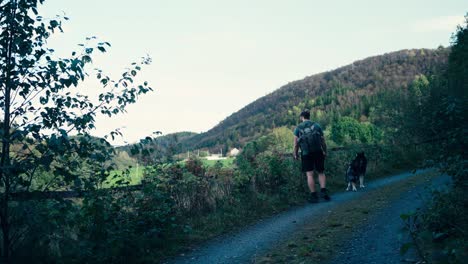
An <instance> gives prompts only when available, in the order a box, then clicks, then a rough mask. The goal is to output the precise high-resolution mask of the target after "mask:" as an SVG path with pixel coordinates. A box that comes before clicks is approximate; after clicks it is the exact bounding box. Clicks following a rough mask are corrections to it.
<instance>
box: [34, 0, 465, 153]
mask: <svg viewBox="0 0 468 264" xmlns="http://www.w3.org/2000/svg"><path fill="white" fill-rule="evenodd" d="M86 1H88V2H89V3H91V1H90V0H85V1H80V2H79V3H76V2H75V1H73V2H71V1H67V2H66V4H67V5H64V4H63V2H64V1H58V0H49V1H46V2H45V4H44V6H42V7H41V8H40V9H41V11H43V12H44V13H45V16H53V15H55V14H62V11H64V12H65V14H66V15H67V16H68V17H70V20H69V21H65V23H64V33H63V34H55V35H54V36H53V37H52V39H51V40H50V41H49V44H50V46H51V47H53V48H55V49H56V50H57V54H58V55H61V56H65V55H67V54H69V53H70V51H71V50H73V49H74V48H75V47H76V45H77V44H78V43H82V42H84V39H85V37H87V36H93V35H95V36H97V37H98V38H99V39H100V40H103V41H109V42H110V43H111V44H112V47H111V49H110V51H109V52H108V53H105V54H103V55H99V56H96V59H95V63H94V64H95V66H96V67H100V68H103V69H104V70H105V71H107V72H109V73H110V74H111V75H115V74H118V73H119V72H120V70H121V69H123V68H125V67H126V66H127V65H129V64H130V62H132V61H134V60H137V59H138V58H140V57H142V56H144V55H145V54H149V55H150V56H151V57H152V58H153V63H152V64H151V65H149V66H147V67H144V68H143V71H142V75H141V80H147V81H148V82H149V84H150V85H151V86H152V87H153V88H155V91H154V92H152V93H151V94H148V95H145V96H143V97H141V98H140V100H138V103H137V104H135V105H132V106H131V107H130V108H129V109H128V113H126V114H125V115H120V116H117V117H114V118H112V119H107V118H105V117H98V118H97V129H96V130H94V131H93V132H92V134H93V135H95V136H101V137H102V136H103V135H105V134H106V133H108V132H110V131H111V130H113V129H115V128H118V127H121V128H123V129H122V131H123V133H124V138H122V139H117V140H115V141H112V144H113V145H125V144H129V143H134V142H137V141H138V140H139V139H141V138H144V137H145V136H148V135H150V134H151V133H152V132H153V131H161V132H163V135H167V134H171V133H176V132H182V131H190V132H195V133H202V132H206V131H208V130H209V129H211V128H213V127H214V126H216V125H217V124H219V123H220V122H221V121H222V120H224V119H225V118H226V117H228V116H230V115H232V114H233V113H235V112H237V111H239V110H240V109H242V108H243V107H245V106H246V105H248V104H250V103H252V102H254V101H255V100H257V99H259V98H261V97H262V96H265V95H267V94H270V93H272V92H274V91H276V90H277V89H279V88H280V87H281V86H283V85H285V84H287V83H289V82H292V81H296V80H301V79H303V78H305V77H307V76H311V75H315V74H319V73H322V72H326V71H330V70H334V69H336V68H339V67H343V66H346V65H349V64H351V63H353V62H355V61H357V60H363V59H365V58H368V57H372V56H378V55H383V54H385V53H390V52H395V51H399V50H403V49H421V48H429V49H436V48H437V47H439V46H440V45H442V46H444V47H448V46H449V45H450V37H451V34H452V32H454V31H455V29H456V25H457V24H460V23H462V22H463V16H464V13H463V12H465V11H463V5H462V4H463V3H462V1H452V2H451V3H437V2H435V1H430V2H426V1H414V2H412V3H405V2H404V1H397V2H392V3H384V4H382V3H380V5H379V4H376V3H373V2H372V1H359V2H358V3H353V4H351V3H341V5H334V4H331V3H319V4H317V5H314V3H311V2H308V1H295V5H291V4H290V3H288V2H286V1H257V2H255V3H250V2H249V1H238V2H236V3H222V4H219V3H217V2H215V1H210V0H205V1H190V2H189V3H185V4H181V3H176V2H170V3H168V2H165V1H144V0H136V1H133V2H132V5H130V6H126V5H125V4H122V3H121V2H120V3H115V2H110V1H100V2H99V3H94V2H93V3H92V4H90V5H87V4H86ZM110 3H112V8H108V7H107V6H108V5H110ZM262 4H263V5H262ZM401 4H404V5H405V7H406V8H405V9H404V10H400V9H394V8H393V7H397V6H398V5H401ZM88 6H92V7H94V8H92V9H90V8H87V7H88ZM265 6H266V7H267V8H265ZM350 8H351V9H350ZM349 10H352V11H353V12H349ZM102 11H107V12H102ZM109 11H111V12H109ZM321 11H323V12H321ZM393 11H394V12H393ZM132 12H133V13H132ZM392 12H393V13H392ZM350 13H352V14H350ZM395 17H398V19H395ZM375 21H378V22H379V23H375ZM345 23H346V24H345ZM343 24H345V25H346V27H343ZM322 25H325V26H322ZM150 29H151V31H150ZM363 42H365V45H363V44H362V43H363ZM89 79H93V77H90V78H89ZM139 79H140V78H139ZM96 87H97V85H96V84H95V83H93V82H92V81H86V82H85V83H83V84H81V85H79V88H80V89H83V91H85V92H87V93H93V90H95V88H96ZM227 102H228V103H227ZM179 116H182V117H186V119H185V120H184V122H181V121H180V118H178V117H179Z"/></svg>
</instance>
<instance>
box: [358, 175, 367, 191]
mask: <svg viewBox="0 0 468 264" xmlns="http://www.w3.org/2000/svg"><path fill="white" fill-rule="evenodd" d="M359 183H360V186H359V187H360V188H364V187H366V186H364V175H361V176H359Z"/></svg>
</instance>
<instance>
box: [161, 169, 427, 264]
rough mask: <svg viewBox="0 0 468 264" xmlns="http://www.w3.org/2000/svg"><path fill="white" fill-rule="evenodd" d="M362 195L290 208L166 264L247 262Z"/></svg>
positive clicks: (388, 181) (391, 179)
mask: <svg viewBox="0 0 468 264" xmlns="http://www.w3.org/2000/svg"><path fill="white" fill-rule="evenodd" d="M421 173H424V171H418V172H416V174H413V173H409V172H408V173H402V174H398V175H394V176H390V177H387V178H383V179H379V180H376V181H373V182H369V183H368V185H367V190H374V189H378V188H380V187H382V186H386V185H391V184H392V183H397V182H399V181H401V180H404V179H407V178H410V177H413V176H414V175H418V174H421ZM365 193H366V192H343V193H335V194H333V196H332V201H331V202H321V203H318V204H307V205H304V206H302V207H296V208H292V209H291V210H289V211H286V212H284V213H281V214H278V215H276V216H273V217H271V218H268V219H265V220H262V221H259V222H258V223H257V224H255V225H252V226H249V227H246V228H245V229H243V230H242V231H240V232H237V233H233V234H227V235H225V236H221V237H219V238H216V239H214V240H211V241H209V242H207V243H204V244H202V245H200V247H198V248H197V249H195V250H193V251H191V252H189V253H187V254H184V255H181V256H178V257H176V258H174V259H172V260H170V261H168V262H166V263H249V262H251V260H252V259H254V258H255V257H256V256H258V255H262V254H264V253H265V252H267V251H268V250H269V249H271V248H273V247H274V246H275V245H277V243H278V242H280V241H283V240H285V239H287V238H288V237H289V236H290V235H291V234H292V233H293V232H294V231H296V230H297V229H298V228H299V227H301V226H303V225H305V224H306V223H307V222H309V221H312V220H313V218H314V217H318V216H321V215H323V214H324V213H325V212H327V211H328V210H331V209H333V208H334V207H335V206H337V205H340V204H342V203H344V202H346V201H350V200H353V199H357V198H359V197H360V196H362V195H365ZM356 239H357V238H356ZM343 252H344V251H343ZM361 263H362V262H361ZM364 263H366V262H364Z"/></svg>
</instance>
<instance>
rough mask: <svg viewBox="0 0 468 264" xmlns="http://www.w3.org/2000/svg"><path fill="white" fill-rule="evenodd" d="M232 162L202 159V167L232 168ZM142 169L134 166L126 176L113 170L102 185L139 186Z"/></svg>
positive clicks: (122, 171)
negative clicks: (122, 182)
mask: <svg viewBox="0 0 468 264" xmlns="http://www.w3.org/2000/svg"><path fill="white" fill-rule="evenodd" d="M234 161H235V158H232V157H230V158H227V159H222V160H206V159H202V162H203V165H204V166H206V167H213V166H215V165H216V164H218V163H219V164H221V166H222V167H225V168H232V167H233V166H234ZM181 164H184V162H183V161H181ZM144 169H145V167H144V166H135V167H132V168H130V169H129V172H128V174H126V173H125V170H113V171H111V173H110V176H109V178H108V179H107V181H106V182H105V183H104V184H103V187H104V188H110V187H112V186H114V185H115V184H116V183H117V181H119V180H120V179H122V180H128V181H129V184H130V185H137V184H140V183H141V180H142V179H143V178H144Z"/></svg>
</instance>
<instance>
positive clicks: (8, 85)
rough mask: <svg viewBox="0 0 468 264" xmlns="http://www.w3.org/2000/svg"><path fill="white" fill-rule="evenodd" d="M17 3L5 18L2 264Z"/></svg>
mask: <svg viewBox="0 0 468 264" xmlns="http://www.w3.org/2000/svg"><path fill="white" fill-rule="evenodd" d="M16 7H17V3H16V2H13V4H12V5H11V6H10V8H11V9H10V10H9V12H8V14H7V16H9V17H8V18H7V23H8V24H9V25H8V29H7V30H8V31H9V40H8V43H7V45H6V46H7V47H6V53H5V61H6V65H5V72H6V80H5V92H4V95H5V99H4V100H5V105H4V109H3V110H4V117H3V126H2V130H3V135H2V136H3V137H2V153H1V158H0V180H1V181H3V184H4V192H3V194H2V197H1V201H0V203H1V210H0V220H1V228H2V233H3V241H2V242H3V245H2V260H3V262H4V263H9V260H10V222H9V220H10V219H9V218H10V215H9V208H8V200H9V196H10V191H11V190H10V184H11V182H10V181H11V179H10V177H11V175H10V174H11V168H10V167H11V161H10V144H11V139H10V137H11V135H10V129H11V124H10V122H11V120H10V115H11V113H10V107H11V90H12V85H13V84H12V71H13V69H14V64H15V62H14V58H13V56H12V54H13V48H14V45H13V43H14V38H15V36H14V34H15V32H14V30H15V29H14V24H15V13H16Z"/></svg>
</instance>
